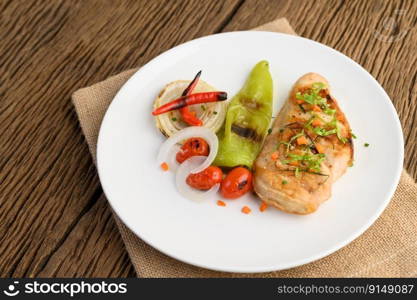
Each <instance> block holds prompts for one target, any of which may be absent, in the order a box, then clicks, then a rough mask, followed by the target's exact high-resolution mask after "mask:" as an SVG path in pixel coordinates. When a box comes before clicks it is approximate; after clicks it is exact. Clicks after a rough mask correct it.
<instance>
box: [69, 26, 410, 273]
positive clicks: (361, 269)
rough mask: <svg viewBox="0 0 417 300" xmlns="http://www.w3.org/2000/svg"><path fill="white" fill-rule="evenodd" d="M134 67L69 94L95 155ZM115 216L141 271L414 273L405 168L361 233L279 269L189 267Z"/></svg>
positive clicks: (283, 28)
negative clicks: (380, 209)
mask: <svg viewBox="0 0 417 300" xmlns="http://www.w3.org/2000/svg"><path fill="white" fill-rule="evenodd" d="M255 30H265V31H275V32H282V33H288V34H295V32H294V31H293V29H292V28H291V26H290V25H289V23H288V21H287V20H286V19H278V20H275V21H273V22H271V23H268V24H265V25H263V26H261V27H258V28H256V29H255ZM135 71H136V69H132V70H128V71H125V72H123V73H121V74H118V75H116V76H113V77H110V78H108V79H107V80H105V81H103V82H100V83H97V84H94V85H92V86H90V87H87V88H83V89H80V90H78V91H76V92H75V93H74V94H73V96H72V98H73V103H74V106H75V110H76V112H77V114H78V117H79V120H80V124H81V128H82V130H83V132H84V135H85V137H86V140H87V143H88V146H89V148H90V151H91V155H92V156H93V158H94V160H95V157H96V142H97V136H98V132H99V128H100V124H101V121H102V118H103V116H104V113H105V112H106V109H107V107H108V106H109V104H110V102H111V101H112V100H113V97H114V96H115V94H116V93H117V91H118V90H119V89H120V88H121V86H122V85H123V84H124V83H125V82H126V80H127V79H129V77H130V76H131V75H132V74H133V73H134V72H135ZM114 218H115V220H116V223H117V226H118V227H119V230H120V233H121V235H122V238H123V241H124V243H125V245H126V249H127V251H128V252H129V255H130V258H131V260H132V263H133V265H134V267H135V269H136V272H137V274H138V276H140V277H361V276H363V277H412V276H415V275H416V274H417V230H416V229H417V185H416V183H414V181H413V180H412V178H411V177H410V176H409V175H408V174H407V173H406V172H405V171H404V172H403V173H402V176H401V181H400V184H399V186H398V188H397V191H396V192H395V195H394V198H393V199H392V201H391V203H390V205H389V206H388V208H387V209H386V210H385V211H384V213H383V214H382V216H381V217H380V218H379V219H378V220H377V221H376V222H375V224H374V225H373V226H372V227H371V228H369V229H368V230H367V231H366V232H365V233H364V234H363V235H362V236H361V237H359V238H358V239H356V240H355V241H353V242H352V243H351V244H349V245H348V246H346V247H344V248H343V249H341V250H339V251H337V252H336V253H334V254H332V255H330V256H327V257H325V258H323V259H321V260H318V261H316V262H313V263H310V264H307V265H304V266H301V267H297V268H293V269H290V270H284V271H278V272H271V273H262V274H232V273H221V272H214V271H210V270H206V269H202V268H198V267H194V266H191V265H188V264H185V263H182V262H180V261H177V260H175V259H173V258H170V257H168V256H166V255H164V254H162V253H160V252H159V251H157V250H155V249H154V248H152V247H151V246H148V245H147V244H145V243H144V242H143V241H142V240H140V239H139V238H138V237H136V236H135V235H134V234H133V233H132V232H131V231H130V230H129V229H128V228H127V227H126V226H125V225H124V224H123V223H122V222H121V221H120V220H119V218H118V217H117V216H116V215H114Z"/></svg>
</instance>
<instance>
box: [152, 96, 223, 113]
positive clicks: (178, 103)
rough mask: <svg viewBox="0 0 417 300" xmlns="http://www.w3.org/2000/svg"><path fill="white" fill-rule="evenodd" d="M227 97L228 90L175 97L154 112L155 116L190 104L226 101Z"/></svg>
mask: <svg viewBox="0 0 417 300" xmlns="http://www.w3.org/2000/svg"><path fill="white" fill-rule="evenodd" d="M226 99H227V93H226V92H206V93H196V94H191V95H187V96H182V97H180V98H178V99H175V100H173V101H171V102H168V103H166V104H164V105H162V106H161V107H158V108H157V109H156V110H154V111H153V112H152V114H153V115H154V116H157V115H160V114H163V113H166V112H169V111H171V110H175V109H180V108H183V107H185V106H188V105H193V104H201V103H209V102H218V101H224V100H226Z"/></svg>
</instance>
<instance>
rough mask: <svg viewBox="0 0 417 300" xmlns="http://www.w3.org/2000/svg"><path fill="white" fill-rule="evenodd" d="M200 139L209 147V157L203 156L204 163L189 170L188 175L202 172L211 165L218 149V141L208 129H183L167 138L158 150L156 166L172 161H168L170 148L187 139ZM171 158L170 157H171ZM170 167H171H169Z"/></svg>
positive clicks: (195, 127) (193, 127) (199, 127)
mask: <svg viewBox="0 0 417 300" xmlns="http://www.w3.org/2000/svg"><path fill="white" fill-rule="evenodd" d="M193 137H194V138H197V137H199V138H202V139H204V140H205V141H206V142H207V144H208V145H209V147H210V153H209V155H208V156H207V157H206V156H203V157H204V158H206V159H205V160H204V161H201V164H200V165H199V166H195V168H194V169H191V170H190V172H189V173H192V174H195V173H199V172H201V171H203V170H204V169H206V168H208V167H209V166H210V165H211V163H212V162H213V161H214V159H215V158H216V155H217V150H218V148H219V140H218V138H217V136H216V134H215V133H214V132H213V131H211V129H208V128H206V127H201V126H190V127H187V128H184V129H182V130H180V131H178V132H177V133H175V134H174V135H172V136H171V137H170V138H168V139H167V140H166V141H165V142H164V143H163V144H162V146H161V148H160V149H159V153H158V157H157V162H158V165H160V164H162V163H164V162H171V161H172V160H171V159H169V156H170V154H171V153H172V152H173V151H172V147H174V146H175V145H176V144H177V143H180V142H182V141H184V140H187V139H189V138H193ZM171 156H172V155H171ZM170 167H171V166H170Z"/></svg>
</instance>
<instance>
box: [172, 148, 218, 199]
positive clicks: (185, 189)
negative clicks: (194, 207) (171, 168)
mask: <svg viewBox="0 0 417 300" xmlns="http://www.w3.org/2000/svg"><path fill="white" fill-rule="evenodd" d="M206 158H207V157H206V156H191V157H190V158H188V159H186V160H185V161H184V162H183V163H182V164H181V165H180V166H179V168H178V170H177V174H176V176H175V183H176V185H177V189H178V191H179V192H180V194H181V195H183V196H184V197H185V198H187V199H189V200H193V201H198V202H201V201H203V200H207V199H208V198H209V197H210V196H211V195H214V194H216V193H217V191H218V190H219V188H220V183H217V184H216V185H214V186H213V187H212V188H211V189H209V190H207V191H201V190H197V189H194V188H192V187H191V186H189V185H188V184H187V182H186V180H187V177H188V175H190V170H193V169H196V168H197V166H201V165H202V164H203V163H204V161H206V160H207V159H206Z"/></svg>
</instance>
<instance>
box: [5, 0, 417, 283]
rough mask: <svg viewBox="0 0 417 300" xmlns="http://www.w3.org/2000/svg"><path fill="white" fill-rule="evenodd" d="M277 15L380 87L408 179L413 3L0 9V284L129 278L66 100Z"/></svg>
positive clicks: (414, 89)
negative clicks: (165, 55) (396, 119)
mask: <svg viewBox="0 0 417 300" xmlns="http://www.w3.org/2000/svg"><path fill="white" fill-rule="evenodd" d="M279 16H285V17H287V18H288V20H289V21H290V23H291V24H292V25H293V27H294V28H295V30H296V32H297V33H299V34H300V35H302V36H304V37H308V38H311V39H314V40H317V41H319V42H321V43H324V44H327V45H329V46H331V47H333V48H335V49H337V50H339V51H341V52H343V53H345V54H346V55H348V56H350V57H351V58H353V59H354V60H355V61H357V62H359V63H360V64H361V65H362V66H364V67H365V69H367V70H368V71H369V72H370V73H371V74H372V75H374V76H375V77H376V78H377V80H378V81H379V82H380V83H381V84H382V85H383V87H384V88H385V89H386V91H387V92H388V94H389V95H390V97H391V99H392V100H393V102H394V105H395V107H396V108H397V110H398V112H399V115H400V119H401V122H402V125H403V128H404V137H405V141H406V149H405V150H406V152H405V153H406V157H405V166H406V168H407V169H408V170H409V171H410V173H411V174H412V175H413V176H414V178H415V179H417V155H415V153H416V151H417V129H416V126H415V125H416V124H417V82H416V76H417V75H416V74H417V61H416V60H417V56H416V53H417V49H416V47H417V46H416V45H417V32H416V24H417V3H416V2H415V1H413V0H404V1H400V0H398V1H382V0H373V1H337V0H334V1H333V0H328V1H326V0H321V1H304V0H294V1H289V0H285V1H283V0H281V1H268V0H241V1H239V0H236V1H191V0H190V1H168V0H167V1H162V0H155V1H133V0H131V1H123V0H119V1H112V0H85V1H82V0H78V1H75V0H73V1H69V0H66V1H60V0H51V1H42V0H40V1H32V0H29V1H25V0H0V53H1V55H0V100H1V101H0V124H1V127H0V134H1V137H2V138H1V139H0V276H2V277H8V276H14V277H23V276H44V277H50V276H60V277H71V276H77V277H126V276H134V275H135V273H134V270H133V268H132V266H131V265H130V262H129V259H128V257H127V255H126V253H125V250H124V246H123V243H122V241H121V239H120V237H119V234H118V232H117V229H116V227H115V224H114V222H113V220H112V218H111V212H110V210H109V208H108V205H107V203H106V202H105V199H104V197H103V194H102V190H101V187H100V185H99V181H98V178H97V175H96V171H95V168H94V166H93V164H92V161H91V159H90V156H89V153H88V148H87V146H86V144H85V142H84V139H83V136H82V133H81V131H80V129H79V127H78V124H77V118H76V115H75V113H74V111H73V108H72V106H71V103H70V95H71V93H72V92H73V91H75V90H76V89H78V88H80V87H84V86H87V85H90V84H92V83H94V82H97V81H100V80H103V79H105V78H106V77H108V76H110V75H113V74H116V73H118V72H120V71H122V70H124V69H128V68H132V67H136V66H138V65H141V64H144V63H146V62H147V61H149V60H150V59H151V58H152V57H154V56H155V55H158V54H159V53H162V52H163V51H165V50H167V49H169V48H171V47H173V46H175V45H177V44H180V43H182V42H185V41H187V40H190V39H193V38H196V37H199V36H203V35H207V34H211V33H215V32H221V31H230V30H238V29H239V30H241V29H249V28H252V27H255V26H258V25H260V24H262V23H265V22H268V21H271V20H272V19H274V18H276V17H279Z"/></svg>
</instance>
